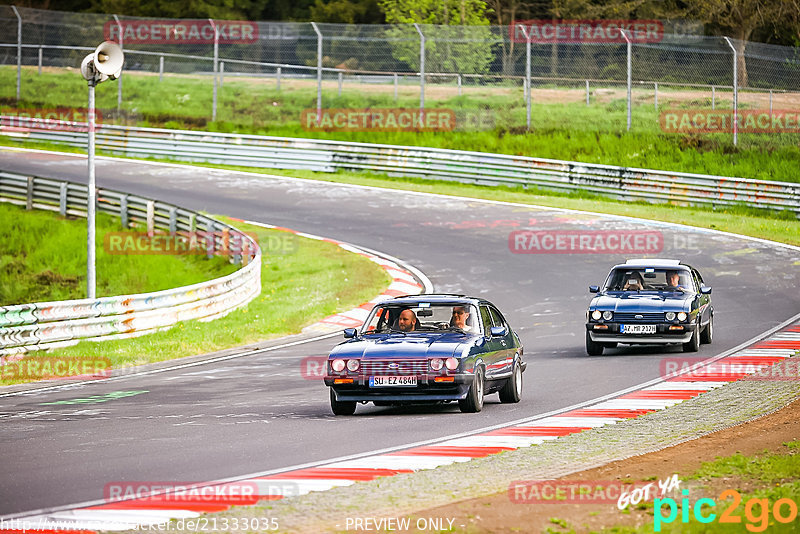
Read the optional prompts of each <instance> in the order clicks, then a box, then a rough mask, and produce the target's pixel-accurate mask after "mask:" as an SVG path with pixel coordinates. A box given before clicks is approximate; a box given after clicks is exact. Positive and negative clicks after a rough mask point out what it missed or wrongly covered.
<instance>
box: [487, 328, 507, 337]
mask: <svg viewBox="0 0 800 534" xmlns="http://www.w3.org/2000/svg"><path fill="white" fill-rule="evenodd" d="M490 332H491V334H492V337H495V336H504V335H506V327H505V326H493V327H492V328H491V329H490Z"/></svg>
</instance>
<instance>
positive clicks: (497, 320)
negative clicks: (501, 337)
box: [489, 308, 506, 327]
mask: <svg viewBox="0 0 800 534" xmlns="http://www.w3.org/2000/svg"><path fill="white" fill-rule="evenodd" d="M489 314H490V315H491V316H492V323H494V325H495V326H502V327H505V326H506V322H505V321H504V320H503V317H502V316H501V315H500V312H499V311H497V310H495V309H494V308H489Z"/></svg>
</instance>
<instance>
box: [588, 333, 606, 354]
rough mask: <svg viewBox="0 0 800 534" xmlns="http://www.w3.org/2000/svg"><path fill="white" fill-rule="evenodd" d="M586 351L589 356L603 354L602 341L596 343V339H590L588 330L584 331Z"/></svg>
mask: <svg viewBox="0 0 800 534" xmlns="http://www.w3.org/2000/svg"><path fill="white" fill-rule="evenodd" d="M586 353H587V354H588V355H589V356H600V355H601V354H603V345H602V343H597V342H596V341H592V336H591V335H589V331H588V330H587V331H586Z"/></svg>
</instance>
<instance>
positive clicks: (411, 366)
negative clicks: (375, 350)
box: [360, 360, 428, 375]
mask: <svg viewBox="0 0 800 534" xmlns="http://www.w3.org/2000/svg"><path fill="white" fill-rule="evenodd" d="M390 366H391V367H390ZM427 371H428V360H361V371H360V372H361V373H363V374H365V375H423V374H425V373H426V372H427Z"/></svg>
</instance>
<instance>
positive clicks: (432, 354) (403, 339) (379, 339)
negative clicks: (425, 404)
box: [331, 333, 479, 359]
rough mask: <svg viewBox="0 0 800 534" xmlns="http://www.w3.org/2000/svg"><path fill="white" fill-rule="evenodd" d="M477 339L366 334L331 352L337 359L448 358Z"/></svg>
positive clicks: (445, 336) (449, 334)
mask: <svg viewBox="0 0 800 534" xmlns="http://www.w3.org/2000/svg"><path fill="white" fill-rule="evenodd" d="M477 337H479V336H470V335H463V334H459V333H443V334H438V333H436V334H425V335H420V334H408V335H404V334H387V335H368V336H365V337H362V338H359V339H353V340H350V341H346V342H344V343H341V344H340V345H337V346H336V347H335V348H334V349H333V351H332V352H331V357H336V358H374V359H391V358H397V359H407V358H449V357H450V356H460V349H462V348H463V346H464V345H465V344H469V345H471V344H472V343H473V342H474V341H475V339H476V338H477Z"/></svg>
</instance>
